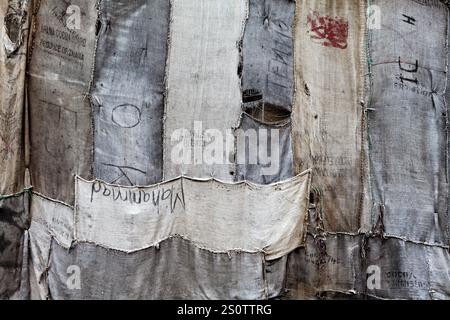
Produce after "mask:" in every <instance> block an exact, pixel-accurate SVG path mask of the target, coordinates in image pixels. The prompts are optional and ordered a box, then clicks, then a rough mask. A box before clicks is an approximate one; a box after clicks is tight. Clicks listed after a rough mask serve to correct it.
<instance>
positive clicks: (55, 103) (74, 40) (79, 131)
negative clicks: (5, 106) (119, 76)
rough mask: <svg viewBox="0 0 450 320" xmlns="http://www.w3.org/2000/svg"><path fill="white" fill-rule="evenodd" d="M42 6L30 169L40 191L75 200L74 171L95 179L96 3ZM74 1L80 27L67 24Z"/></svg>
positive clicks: (33, 70)
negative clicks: (93, 86)
mask: <svg viewBox="0 0 450 320" xmlns="http://www.w3.org/2000/svg"><path fill="white" fill-rule="evenodd" d="M40 4H41V5H40V8H39V10H38V13H37V15H36V16H35V17H34V23H35V24H36V33H35V37H34V41H33V51H32V58H31V62H30V65H29V76H30V78H29V80H30V81H29V92H28V93H29V109H30V143H31V163H30V171H31V177H32V183H33V186H34V189H35V190H36V191H38V192H40V193H43V194H45V195H47V196H50V197H52V198H54V199H58V200H62V201H65V202H67V203H73V201H74V194H73V190H74V184H73V183H72V182H73V179H74V175H75V174H80V175H82V176H83V177H86V178H89V177H91V171H92V148H93V133H92V117H91V106H90V103H89V100H88V99H87V93H88V91H89V83H90V79H91V74H92V69H93V66H94V48H95V25H96V21H97V10H96V1H91V0H74V1H71V2H70V4H69V3H67V2H63V1H60V0H46V1H41V2H40ZM69 5H75V6H78V8H80V10H81V12H80V13H81V20H80V28H81V29H80V30H71V29H69V28H68V27H67V24H66V17H65V16H66V12H67V11H69V12H71V11H70V10H68V9H69V8H68V7H69ZM71 17H72V16H71Z"/></svg>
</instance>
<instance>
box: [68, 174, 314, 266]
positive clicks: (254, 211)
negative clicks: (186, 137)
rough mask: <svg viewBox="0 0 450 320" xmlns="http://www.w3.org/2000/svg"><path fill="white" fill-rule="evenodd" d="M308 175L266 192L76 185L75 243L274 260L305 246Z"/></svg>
mask: <svg viewBox="0 0 450 320" xmlns="http://www.w3.org/2000/svg"><path fill="white" fill-rule="evenodd" d="M309 183H310V172H309V171H308V172H305V173H303V174H301V175H299V176H297V177H295V178H292V179H291V180H288V181H285V182H282V183H275V184H271V185H267V186H264V185H255V184H250V183H236V184H225V183H221V182H219V181H216V180H203V181H202V180H195V179H190V178H179V179H176V180H173V181H169V182H165V183H162V184H158V185H155V186H152V187H147V188H131V187H130V188H126V187H120V186H114V185H108V184H106V183H103V182H100V181H94V182H87V181H84V180H82V179H80V178H78V179H77V181H76V192H77V199H76V205H75V217H76V219H75V221H76V239H77V241H80V242H93V243H96V244H99V245H103V246H106V247H108V248H112V249H117V250H122V251H126V252H132V251H136V250H140V249H144V248H147V247H150V246H154V245H156V244H158V243H159V242H160V241H162V240H164V239H167V238H170V237H172V236H175V235H179V236H182V237H185V238H186V239H189V240H191V241H193V242H194V243H195V244H197V245H199V246H201V247H204V248H207V249H209V250H211V251H218V252H226V251H229V250H242V251H248V252H258V251H264V252H265V253H266V255H267V259H268V260H273V259H277V258H280V257H282V256H284V255H286V254H287V253H289V252H290V251H292V250H294V249H295V248H297V247H298V246H300V245H302V243H303V236H304V221H305V217H306V212H307V204H308V195H309Z"/></svg>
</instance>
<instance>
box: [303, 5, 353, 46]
mask: <svg viewBox="0 0 450 320" xmlns="http://www.w3.org/2000/svg"><path fill="white" fill-rule="evenodd" d="M308 25H309V29H310V34H311V39H313V40H315V41H317V42H319V43H321V44H322V45H323V46H325V47H334V48H338V49H346V48H347V39H348V21H347V20H345V19H343V18H337V17H336V18H332V17H329V16H321V15H319V13H318V12H316V11H314V12H312V13H310V14H309V15H308Z"/></svg>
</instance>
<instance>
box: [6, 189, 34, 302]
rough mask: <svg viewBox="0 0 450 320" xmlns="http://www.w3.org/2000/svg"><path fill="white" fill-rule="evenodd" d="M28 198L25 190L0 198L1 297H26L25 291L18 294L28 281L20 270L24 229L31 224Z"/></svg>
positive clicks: (24, 265) (24, 242)
mask: <svg viewBox="0 0 450 320" xmlns="http://www.w3.org/2000/svg"><path fill="white" fill-rule="evenodd" d="M27 200H28V197H27V194H24V193H21V194H17V195H13V196H9V197H0V299H10V298H13V297H14V296H16V298H20V299H24V298H27V292H23V293H20V290H21V286H23V285H24V284H26V282H27V280H28V279H27V278H26V277H25V276H26V273H25V274H24V273H23V269H24V268H27V265H26V262H27V261H26V260H25V261H24V250H26V249H25V247H26V246H27V243H26V241H25V239H26V237H25V230H26V229H28V227H29V225H30V222H29V216H28V210H27V208H28V207H27ZM18 294H19V295H18Z"/></svg>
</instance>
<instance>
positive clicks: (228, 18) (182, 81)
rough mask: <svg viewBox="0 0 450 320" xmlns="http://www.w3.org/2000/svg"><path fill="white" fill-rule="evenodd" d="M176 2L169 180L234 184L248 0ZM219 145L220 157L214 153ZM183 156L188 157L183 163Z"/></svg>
mask: <svg viewBox="0 0 450 320" xmlns="http://www.w3.org/2000/svg"><path fill="white" fill-rule="evenodd" d="M171 3H172V23H171V27H170V49H169V58H168V66H167V67H168V74H167V90H168V91H167V101H166V116H165V123H164V179H165V180H167V179H173V178H176V177H178V176H180V175H182V174H184V175H188V176H191V177H196V178H208V177H215V178H218V179H221V180H224V181H232V180H233V173H232V172H230V171H231V170H230V169H231V161H232V158H233V134H232V132H231V131H232V128H233V127H235V126H236V125H237V122H238V120H239V116H240V113H241V101H242V99H241V88H240V80H239V77H238V67H239V49H238V43H239V41H240V40H241V38H242V34H243V32H244V22H245V18H246V13H247V9H248V8H247V6H248V2H247V0H234V1H223V0H197V1H191V0H172V1H171ZM206 130H213V131H209V132H205V131H206ZM210 133H214V134H215V136H214V137H216V139H214V137H210V136H209V134H210ZM230 137H231V139H230ZM226 138H228V139H227V140H226ZM216 145H217V146H218V148H217V149H219V150H218V151H217V149H216V151H217V152H216V153H214V152H213V150H209V149H210V148H212V149H213V147H214V146H216ZM208 146H209V147H208ZM179 149H182V151H180V152H178V150H179ZM179 153H181V154H183V155H184V156H185V157H186V158H184V157H181V158H180V159H178V154H179ZM210 154H216V157H210V156H209V155H210Z"/></svg>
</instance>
